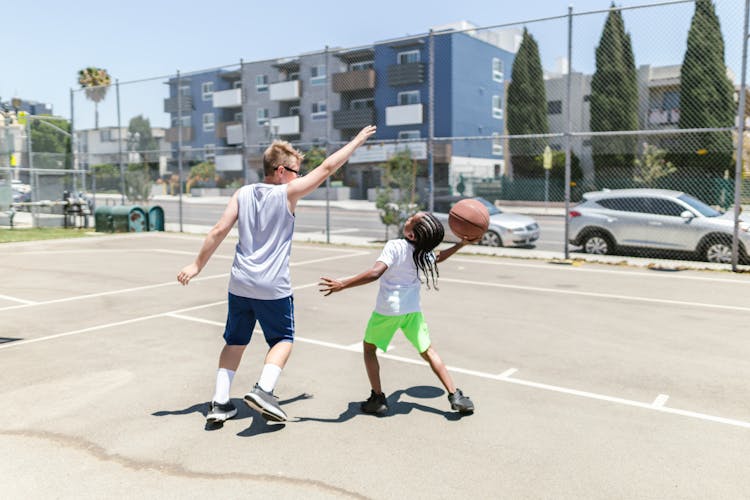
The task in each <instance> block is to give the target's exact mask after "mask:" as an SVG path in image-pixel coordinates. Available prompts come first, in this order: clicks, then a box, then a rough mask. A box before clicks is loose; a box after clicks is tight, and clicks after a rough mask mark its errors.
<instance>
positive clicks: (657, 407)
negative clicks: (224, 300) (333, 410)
mask: <svg viewBox="0 0 750 500" xmlns="http://www.w3.org/2000/svg"><path fill="white" fill-rule="evenodd" d="M180 319H185V320H189V321H193V318H192V317H190V316H183V315H180ZM195 320H196V321H199V322H201V323H205V322H207V321H205V320H203V319H201V318H197V319H195ZM214 323H215V324H217V325H222V324H221V323H219V322H214ZM295 340H297V341H299V342H303V343H308V344H314V345H319V346H322V347H328V348H331V349H338V350H340V351H348V352H351V351H352V350H353V349H352V345H341V344H335V343H333V342H325V341H321V340H314V339H308V338H304V337H296V336H295ZM379 356H380V357H381V358H385V359H390V360H393V361H399V362H402V363H409V364H414V365H424V366H427V363H425V362H424V361H422V360H418V359H414V358H405V357H403V356H394V355H393V354H380V355H379ZM447 368H448V370H450V371H452V372H455V373H463V374H466V375H471V376H474V377H479V378H484V379H489V380H497V381H499V382H505V383H509V384H516V385H522V386H525V387H531V388H534V389H540V390H544V391H549V392H557V393H561V394H567V395H570V396H578V397H582V398H587V399H594V400H598V401H606V402H609V403H616V404H620V405H624V406H631V407H635V408H641V409H645V410H652V411H657V412H661V413H668V414H672V415H680V416H683V417H689V418H695V419H698V420H706V421H710V422H716V423H720V424H725V425H731V426H734V427H743V428H746V429H750V422H747V421H744V420H737V419H732V418H725V417H719V416H716V415H709V414H706V413H699V412H694V411H689V410H681V409H679V408H669V407H667V406H664V403H666V401H667V399H668V398H669V396H667V395H665V394H660V395H659V397H657V398H656V400H655V401H654V402H653V403H644V402H642V401H634V400H632V399H625V398H618V397H614V396H607V395H604V394H597V393H594V392H588V391H580V390H577V389H570V388H567V387H562V386H556V385H550V384H542V383H539V382H532V381H530V380H522V379H518V378H511V377H510V375H512V374H513V373H515V372H516V371H517V370H516V369H515V368H510V369H508V370H506V371H504V372H503V373H501V374H500V375H494V374H491V373H485V372H480V371H477V370H468V369H465V368H458V367H455V366H448V367H447Z"/></svg>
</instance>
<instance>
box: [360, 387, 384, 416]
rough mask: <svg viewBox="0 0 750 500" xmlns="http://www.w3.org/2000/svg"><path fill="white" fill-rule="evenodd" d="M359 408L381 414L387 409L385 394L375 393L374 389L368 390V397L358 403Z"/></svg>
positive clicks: (366, 411) (373, 413)
mask: <svg viewBox="0 0 750 500" xmlns="http://www.w3.org/2000/svg"><path fill="white" fill-rule="evenodd" d="M360 408H361V409H362V411H363V412H365V413H370V414H372V415H382V414H383V413H385V412H387V411H388V401H386V399H385V394H383V393H380V394H375V391H373V390H370V397H369V398H368V399H367V401H365V402H364V403H362V404H361V405H360Z"/></svg>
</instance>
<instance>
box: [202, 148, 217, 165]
mask: <svg viewBox="0 0 750 500" xmlns="http://www.w3.org/2000/svg"><path fill="white" fill-rule="evenodd" d="M203 158H204V160H205V161H214V159H215V158H216V145H215V144H206V145H204V146H203Z"/></svg>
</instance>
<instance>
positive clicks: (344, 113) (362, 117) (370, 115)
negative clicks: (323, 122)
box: [333, 108, 375, 130]
mask: <svg viewBox="0 0 750 500" xmlns="http://www.w3.org/2000/svg"><path fill="white" fill-rule="evenodd" d="M373 123H375V110H374V109H372V108H364V109H341V110H338V111H334V112H333V128H335V129H337V130H343V129H349V128H362V127H364V126H366V125H371V124H373Z"/></svg>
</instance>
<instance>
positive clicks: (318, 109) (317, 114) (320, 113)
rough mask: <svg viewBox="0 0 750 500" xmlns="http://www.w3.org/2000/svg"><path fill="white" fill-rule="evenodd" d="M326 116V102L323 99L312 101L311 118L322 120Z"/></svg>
mask: <svg viewBox="0 0 750 500" xmlns="http://www.w3.org/2000/svg"><path fill="white" fill-rule="evenodd" d="M325 117H326V103H325V101H318V102H314V103H312V115H311V118H312V119H313V120H323V119H325Z"/></svg>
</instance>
